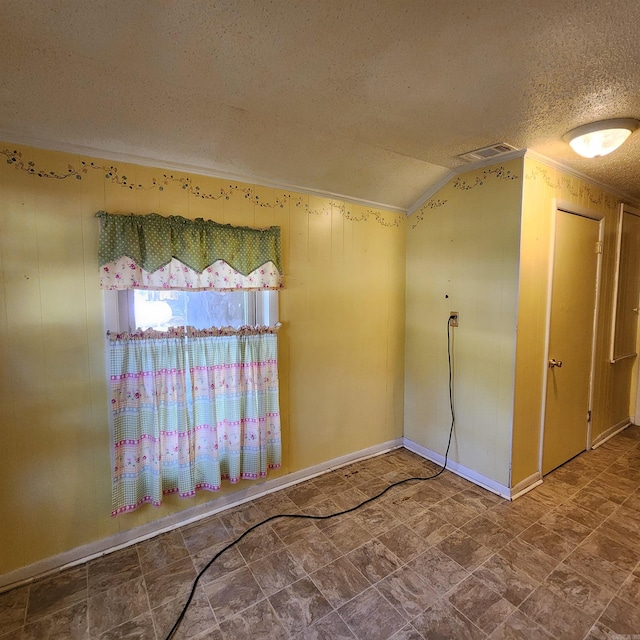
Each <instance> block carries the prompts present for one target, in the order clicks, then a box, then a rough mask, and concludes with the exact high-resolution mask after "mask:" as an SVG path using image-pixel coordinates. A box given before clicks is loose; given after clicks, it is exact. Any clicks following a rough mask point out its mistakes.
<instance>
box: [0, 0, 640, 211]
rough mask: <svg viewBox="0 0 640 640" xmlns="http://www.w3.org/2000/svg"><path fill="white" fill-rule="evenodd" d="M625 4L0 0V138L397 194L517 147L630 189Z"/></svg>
mask: <svg viewBox="0 0 640 640" xmlns="http://www.w3.org/2000/svg"><path fill="white" fill-rule="evenodd" d="M637 17H638V3H637V0H626V1H622V0H606V1H604V0H603V1H598V0H517V1H516V0H492V1H491V2H488V1H486V2H485V1H483V0H430V1H427V0H406V1H403V0H360V1H357V0H339V1H337V0H336V1H334V0H328V1H325V0H316V1H311V0H272V1H270V2H269V1H267V0H227V1H211V0H206V1H205V0H202V1H200V2H196V1H190V0H103V1H99V0H91V1H89V2H87V1H86V0H82V1H80V0H47V1H46V2H42V0H0V38H1V41H2V56H0V139H5V140H7V141H11V142H33V141H39V142H40V143H41V144H42V146H48V147H51V148H65V146H70V145H73V146H82V147H86V148H88V149H91V150H93V151H94V152H100V151H101V152H104V153H112V154H125V155H131V156H136V157H138V158H146V159H148V160H153V161H155V162H157V163H159V164H161V163H162V162H165V163H174V164H175V163H179V164H186V165H192V166H194V167H199V168H201V169H202V170H203V171H208V172H212V173H215V172H220V173H225V174H234V175H237V176H244V177H246V178H247V179H253V180H255V181H267V182H276V183H280V184H286V185H293V186H298V187H304V188H307V189H313V190H319V191H324V192H331V193H337V194H342V195H344V196H348V197H351V198H360V199H365V200H369V201H372V202H379V203H383V204H386V205H392V206H395V207H400V208H405V209H406V208H408V207H410V206H411V205H412V204H413V203H414V202H415V201H416V200H418V199H419V198H420V197H421V195H422V194H424V193H425V192H426V191H428V190H429V189H430V188H431V187H433V185H435V184H436V183H438V181H439V180H441V179H442V178H443V177H444V176H446V175H447V174H448V172H449V171H450V170H451V169H453V168H455V167H457V166H459V165H461V164H464V163H463V162H462V161H460V160H459V159H457V158H456V156H457V155H458V154H460V153H463V152H466V151H469V150H471V149H475V148H478V147H482V146H486V145H489V144H492V143H494V142H501V141H504V142H507V143H509V144H511V145H513V146H515V147H517V148H530V149H533V150H535V151H538V152H540V153H542V154H544V155H546V156H548V157H550V158H553V159H556V160H558V161H561V162H563V163H565V164H567V165H568V166H570V167H573V168H574V169H576V170H578V171H581V172H583V173H585V174H587V175H589V176H591V177H593V178H594V179H597V180H599V181H600V182H603V183H605V184H607V185H610V186H611V187H613V188H615V189H616V190H618V191H620V192H624V193H627V194H629V195H630V196H631V197H632V198H634V199H636V201H640V162H639V161H638V160H639V159H640V132H637V133H636V134H634V135H633V136H632V137H631V138H630V139H629V141H628V142H627V143H626V144H625V145H624V146H623V147H622V148H621V149H619V150H618V151H616V152H614V153H613V154H611V155H610V156H608V157H606V158H603V159H596V160H582V159H579V158H578V157H577V156H576V155H575V154H574V153H573V152H572V151H571V149H570V148H569V147H568V146H567V145H566V144H565V143H563V142H562V139H561V137H562V135H563V134H564V133H565V132H566V131H568V130H569V129H572V128H574V127H576V126H578V125H581V124H584V123H586V122H591V121H593V120H601V119H604V118H610V117H636V118H637V117H640V46H639V45H638V34H637V23H638V21H637Z"/></svg>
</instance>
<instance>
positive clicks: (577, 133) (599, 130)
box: [562, 118, 640, 158]
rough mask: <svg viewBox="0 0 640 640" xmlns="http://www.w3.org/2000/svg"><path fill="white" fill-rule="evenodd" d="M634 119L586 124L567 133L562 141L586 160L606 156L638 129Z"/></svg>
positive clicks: (638, 124) (618, 119) (639, 123)
mask: <svg viewBox="0 0 640 640" xmlns="http://www.w3.org/2000/svg"><path fill="white" fill-rule="evenodd" d="M639 126H640V122H638V120H635V119H634V118H616V119H613V120H601V121H600V122H592V123H590V124H584V125H582V126H581V127H577V128H575V129H572V130H571V131H569V133H565V134H564V136H562V139H563V140H564V141H565V142H568V143H569V144H570V145H571V148H572V149H573V150H574V151H575V152H576V153H577V154H579V155H581V156H583V157H585V158H597V157H599V156H606V155H607V154H608V153H611V152H612V151H615V150H616V149H617V148H618V147H619V146H620V145H621V144H622V143H623V142H624V141H625V140H626V139H627V138H628V137H629V136H630V135H631V134H632V133H633V132H634V131H635V130H636V129H637V128H638V127H639Z"/></svg>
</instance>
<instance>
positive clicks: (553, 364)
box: [549, 358, 562, 369]
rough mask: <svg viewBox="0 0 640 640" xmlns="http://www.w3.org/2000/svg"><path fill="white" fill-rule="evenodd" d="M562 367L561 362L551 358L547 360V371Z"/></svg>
mask: <svg viewBox="0 0 640 640" xmlns="http://www.w3.org/2000/svg"><path fill="white" fill-rule="evenodd" d="M561 366H562V360H556V359H555V358H551V360H549V369H553V367H558V368H560V367H561Z"/></svg>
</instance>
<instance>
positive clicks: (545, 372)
mask: <svg viewBox="0 0 640 640" xmlns="http://www.w3.org/2000/svg"><path fill="white" fill-rule="evenodd" d="M551 207H552V209H551V221H550V222H551V227H550V234H549V235H550V245H549V265H548V271H547V300H546V303H547V308H546V313H545V316H546V319H545V336H544V356H545V357H544V361H543V363H542V371H541V375H542V398H541V404H542V407H541V411H540V446H539V450H538V473H539V474H540V478H542V454H543V450H544V425H545V421H546V412H547V387H548V382H549V366H548V363H549V339H550V335H551V300H552V297H553V268H554V264H555V258H556V218H557V215H558V210H560V211H564V212H565V213H569V214H573V215H578V216H582V217H583V218H589V219H591V220H595V221H597V222H598V241H599V242H600V243H601V245H600V246H602V247H603V251H601V252H600V253H599V254H597V255H598V259H597V265H596V295H595V308H594V310H593V335H592V338H591V370H590V371H589V406H588V409H587V410H588V411H592V409H593V391H594V368H595V356H596V344H597V336H598V316H599V313H598V311H599V309H600V288H601V283H602V256H603V252H604V225H605V220H604V213H599V212H597V211H594V210H593V209H589V208H588V207H583V206H581V205H577V204H574V203H573V202H568V201H566V200H560V199H559V198H553V199H552V201H551ZM589 449H591V421H588V422H587V437H586V442H585V450H587V451H588V450H589Z"/></svg>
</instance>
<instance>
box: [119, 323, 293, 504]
mask: <svg viewBox="0 0 640 640" xmlns="http://www.w3.org/2000/svg"><path fill="white" fill-rule="evenodd" d="M109 356H110V367H111V376H110V384H111V407H112V416H113V430H114V452H115V453H114V477H113V510H112V515H117V514H119V513H124V512H127V511H132V510H134V509H136V508H137V507H139V506H140V505H142V504H145V503H151V504H153V505H155V506H159V505H160V504H161V503H162V497H163V495H165V494H169V493H178V494H179V495H180V496H181V497H188V496H193V495H194V494H195V492H196V490H198V489H207V490H210V491H217V490H219V489H220V486H221V482H222V480H223V479H228V480H229V481H230V482H232V483H236V482H238V481H239V480H241V479H256V478H264V477H265V476H266V474H267V470H268V469H275V468H277V467H279V466H280V464H281V437H280V410H279V403H278V372H277V368H278V361H277V329H275V328H273V329H272V328H267V327H260V328H251V327H243V328H242V329H240V330H238V331H233V330H231V329H219V330H218V329H209V330H204V331H197V330H195V329H191V328H186V329H184V328H178V329H172V330H170V331H168V332H166V333H162V332H157V331H152V330H149V331H145V332H139V333H135V334H112V335H111V336H110V340H109Z"/></svg>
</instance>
